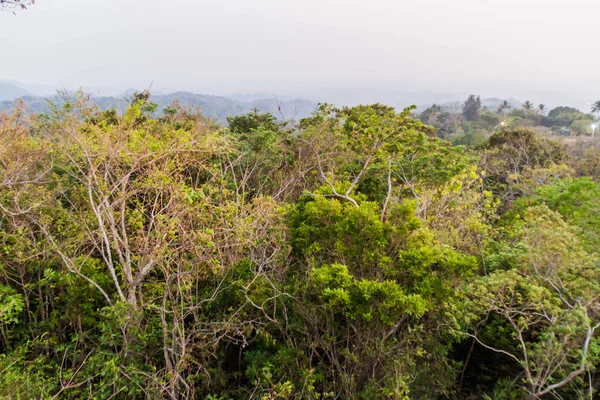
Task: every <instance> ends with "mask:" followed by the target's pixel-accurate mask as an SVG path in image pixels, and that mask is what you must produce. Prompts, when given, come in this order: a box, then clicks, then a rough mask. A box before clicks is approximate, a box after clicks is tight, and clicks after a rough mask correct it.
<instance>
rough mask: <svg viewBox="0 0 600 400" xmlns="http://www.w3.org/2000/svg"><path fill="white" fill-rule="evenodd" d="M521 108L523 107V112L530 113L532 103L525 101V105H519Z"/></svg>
mask: <svg viewBox="0 0 600 400" xmlns="http://www.w3.org/2000/svg"><path fill="white" fill-rule="evenodd" d="M521 107H523V110H525V111H532V110H533V103H532V102H530V101H529V100H527V101H526V102H525V103H523V104H522V105H521Z"/></svg>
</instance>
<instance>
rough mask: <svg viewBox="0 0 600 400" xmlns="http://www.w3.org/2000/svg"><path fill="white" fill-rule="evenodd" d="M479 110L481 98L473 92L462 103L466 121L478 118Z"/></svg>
mask: <svg viewBox="0 0 600 400" xmlns="http://www.w3.org/2000/svg"><path fill="white" fill-rule="evenodd" d="M480 111H481V98H480V97H479V96H475V95H474V94H472V95H469V97H468V98H467V100H466V101H465V103H464V104H463V111H462V114H463V116H464V117H465V119H466V120H467V121H477V120H478V119H479V112H480Z"/></svg>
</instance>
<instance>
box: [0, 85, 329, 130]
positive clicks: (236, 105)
mask: <svg viewBox="0 0 600 400" xmlns="http://www.w3.org/2000/svg"><path fill="white" fill-rule="evenodd" d="M0 85H3V84H2V83H0ZM4 85H6V86H7V88H6V95H5V96H4V97H0V111H7V110H11V109H13V108H14V107H15V104H16V103H15V100H17V99H20V100H22V101H23V103H24V106H25V108H26V110H28V111H30V112H33V113H45V112H48V111H49V110H50V108H49V104H48V102H49V101H50V102H53V103H56V104H61V102H62V99H61V98H60V97H58V96H50V97H40V96H32V95H31V93H30V92H27V91H26V90H24V89H22V88H19V87H17V86H15V85H10V84H4ZM19 90H20V91H19ZM2 91H3V89H2V86H0V93H2ZM11 96H12V97H11ZM126 97H127V96H125V95H124V96H121V97H113V96H97V97H95V96H92V97H91V102H92V103H93V104H95V105H96V106H98V107H99V108H100V109H101V110H106V109H110V108H114V109H116V110H117V111H121V112H122V111H124V110H125V109H126V108H127V104H128V103H127V98H126ZM151 101H153V102H155V103H156V104H158V108H159V110H161V111H162V110H163V109H164V108H165V107H167V106H168V105H171V104H173V103H174V102H178V103H179V104H180V105H181V106H183V107H186V108H199V109H200V111H201V112H202V113H204V114H205V115H206V116H208V117H211V118H216V119H218V120H219V121H222V122H223V121H225V120H226V118H227V117H231V116H236V115H241V114H246V113H248V112H250V111H251V110H252V109H255V108H256V109H258V110H260V111H261V112H269V113H272V114H274V115H275V116H276V117H277V118H280V119H285V120H298V119H300V118H305V117H308V116H310V115H311V114H312V112H313V111H314V109H315V108H316V107H317V103H316V102H313V101H310V100H305V99H293V100H285V101H279V100H277V99H276V98H271V99H259V100H253V101H242V100H236V99H232V98H229V97H224V96H214V95H207V94H197V93H191V92H175V93H169V94H157V95H152V97H151Z"/></svg>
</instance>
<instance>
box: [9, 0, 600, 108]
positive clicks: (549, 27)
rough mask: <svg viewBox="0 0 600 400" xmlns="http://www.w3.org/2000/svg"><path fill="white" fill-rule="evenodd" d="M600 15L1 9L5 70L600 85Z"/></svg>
mask: <svg viewBox="0 0 600 400" xmlns="http://www.w3.org/2000/svg"><path fill="white" fill-rule="evenodd" d="M599 17H600V1H599V0H518V1H517V0H512V1H511V0H412V1H406V0H210V1H209V0H162V1H160V0H37V2H36V5H35V6H33V7H32V8H31V9H30V10H28V11H23V12H18V13H17V15H13V14H12V13H11V12H7V11H4V12H0V38H1V39H2V45H1V51H0V54H1V56H0V57H1V58H0V60H1V63H0V79H2V78H4V79H16V80H19V81H23V82H26V83H41V84H52V85H62V86H68V87H73V86H105V87H116V88H128V87H136V88H139V87H147V86H148V85H150V83H152V82H154V86H153V87H154V88H155V89H159V90H161V89H162V90H165V89H185V90H189V91H196V92H204V93H227V92H243V91H272V92H275V91H280V92H283V91H294V90H300V89H301V88H304V87H310V88H321V87H345V88H355V87H357V88H358V87H362V88H365V87H379V88H383V87H393V88H396V89H404V90H410V91H420V90H432V91H437V92H443V91H459V92H478V93H482V94H493V93H497V95H499V96H502V95H503V96H508V95H510V94H514V95H519V93H521V92H523V91H542V90H558V91H564V92H570V93H574V92H593V91H598V93H599V95H600V77H599V75H600V68H599V67H600V51H599V50H600V40H599V39H598V34H597V33H598V31H599V28H600V18H599Z"/></svg>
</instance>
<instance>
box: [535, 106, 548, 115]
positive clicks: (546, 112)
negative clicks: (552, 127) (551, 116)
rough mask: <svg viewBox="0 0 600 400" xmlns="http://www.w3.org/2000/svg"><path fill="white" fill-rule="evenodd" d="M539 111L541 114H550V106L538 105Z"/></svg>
mask: <svg viewBox="0 0 600 400" xmlns="http://www.w3.org/2000/svg"><path fill="white" fill-rule="evenodd" d="M537 112H538V113H539V114H540V115H546V114H548V108H547V107H546V106H545V105H544V104H540V105H539V106H537Z"/></svg>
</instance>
